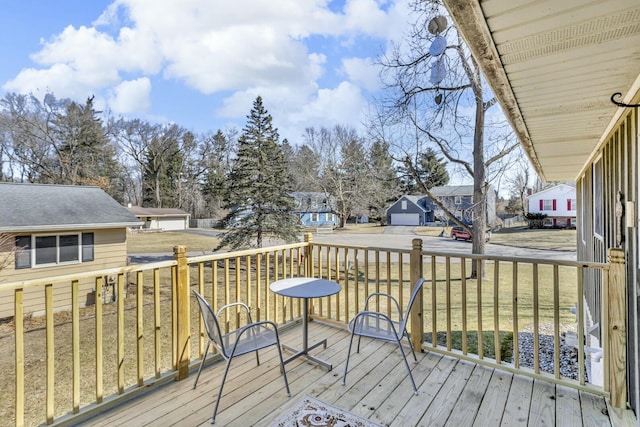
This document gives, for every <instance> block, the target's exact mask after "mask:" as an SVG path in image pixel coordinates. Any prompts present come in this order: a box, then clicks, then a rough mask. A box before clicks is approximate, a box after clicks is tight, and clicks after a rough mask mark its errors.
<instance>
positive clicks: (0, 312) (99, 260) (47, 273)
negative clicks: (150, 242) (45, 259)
mask: <svg viewBox="0 0 640 427" xmlns="http://www.w3.org/2000/svg"><path fill="white" fill-rule="evenodd" d="M73 231H74V230H67V231H61V232H60V233H59V234H63V233H65V232H73ZM93 232H94V233H95V234H94V261H88V262H83V263H79V264H68V265H57V266H54V267H40V268H25V269H20V270H16V269H15V268H14V264H13V261H14V260H13V256H11V254H10V256H11V259H10V263H9V265H8V266H7V267H6V268H4V269H3V270H2V271H0V319H1V318H5V317H10V316H13V313H14V292H13V291H10V292H8V291H2V283H9V282H16V281H23V280H32V279H41V278H47V277H51V278H54V277H55V276H60V275H64V274H74V273H81V272H85V271H94V270H103V269H106V268H114V267H121V266H123V265H125V264H126V262H127V245H126V236H127V234H126V229H125V228H122V229H109V230H95V231H93ZM5 253H6V252H5ZM94 287H95V283H94V281H93V280H87V281H83V282H82V283H80V284H79V294H78V299H79V302H80V305H81V306H84V305H87V304H88V303H92V301H93V289H94ZM23 298H24V312H25V313H35V314H41V313H42V311H43V310H44V308H45V307H44V288H43V287H37V288H29V289H27V290H25V292H24V296H23ZM53 306H54V308H55V309H58V310H61V309H68V308H70V306H71V283H54V286H53Z"/></svg>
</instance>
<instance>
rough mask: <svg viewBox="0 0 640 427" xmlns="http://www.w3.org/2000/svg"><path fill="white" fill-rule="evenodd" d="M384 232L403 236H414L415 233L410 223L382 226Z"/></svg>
mask: <svg viewBox="0 0 640 427" xmlns="http://www.w3.org/2000/svg"><path fill="white" fill-rule="evenodd" d="M384 234H394V235H404V236H415V235H416V233H414V232H413V226H411V225H407V226H404V225H386V226H385V227H384Z"/></svg>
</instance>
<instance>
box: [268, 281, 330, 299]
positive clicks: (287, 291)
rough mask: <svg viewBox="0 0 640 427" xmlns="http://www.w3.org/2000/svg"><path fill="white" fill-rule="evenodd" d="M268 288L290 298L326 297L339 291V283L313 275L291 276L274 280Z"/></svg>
mask: <svg viewBox="0 0 640 427" xmlns="http://www.w3.org/2000/svg"><path fill="white" fill-rule="evenodd" d="M269 289H271V291H272V292H275V293H276V294H278V295H283V296H285V297H292V298H320V297H328V296H329V295H334V294H337V293H338V292H340V290H341V289H342V288H341V286H340V285H339V284H337V283H336V282H332V281H331V280H326V279H316V278H313V277H292V278H289V279H282V280H276V281H275V282H273V283H271V285H269Z"/></svg>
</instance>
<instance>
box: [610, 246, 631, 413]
mask: <svg viewBox="0 0 640 427" xmlns="http://www.w3.org/2000/svg"><path fill="white" fill-rule="evenodd" d="M609 264H610V270H609V283H608V289H607V292H608V299H609V309H608V312H609V328H608V330H607V331H606V332H605V333H608V334H609V340H608V341H609V384H610V387H609V390H610V391H611V405H612V406H614V407H615V408H625V407H626V404H627V369H626V366H627V330H626V307H627V302H626V283H627V280H626V266H625V259H624V250H622V249H617V248H611V249H609ZM605 351H606V349H605ZM605 354H606V353H605Z"/></svg>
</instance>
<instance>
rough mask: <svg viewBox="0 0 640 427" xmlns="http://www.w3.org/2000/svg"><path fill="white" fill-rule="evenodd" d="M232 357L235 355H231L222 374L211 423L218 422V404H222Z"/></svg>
mask: <svg viewBox="0 0 640 427" xmlns="http://www.w3.org/2000/svg"><path fill="white" fill-rule="evenodd" d="M231 359H233V356H231V357H229V359H228V360H227V366H226V367H225V368H224V375H223V376H222V382H221V383H220V390H219V391H218V398H217V399H216V406H215V408H213V416H212V417H211V424H215V423H216V414H217V413H218V405H220V398H221V397H222V389H223V388H224V382H225V381H226V379H227V374H228V373H229V366H231Z"/></svg>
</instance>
